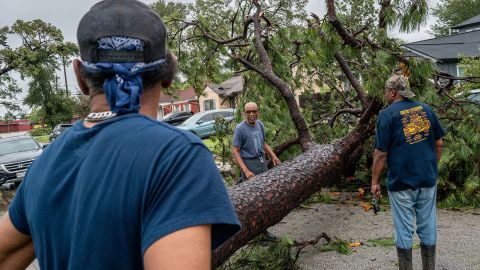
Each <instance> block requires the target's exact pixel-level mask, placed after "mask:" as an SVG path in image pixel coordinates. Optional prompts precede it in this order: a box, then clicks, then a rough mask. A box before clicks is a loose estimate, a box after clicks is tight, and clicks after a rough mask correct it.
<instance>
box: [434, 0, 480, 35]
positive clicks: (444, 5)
mask: <svg viewBox="0 0 480 270" xmlns="http://www.w3.org/2000/svg"><path fill="white" fill-rule="evenodd" d="M479 11H480V0H442V1H441V2H440V3H438V4H437V5H436V6H435V7H434V8H433V9H432V14H433V16H435V17H436V19H437V20H436V23H435V24H434V25H433V26H432V29H431V31H432V33H433V34H434V35H435V36H436V37H441V36H447V35H448V34H449V29H450V28H451V27H453V26H455V25H457V24H459V23H461V22H463V21H465V20H468V19H470V18H472V17H474V16H476V15H478V14H479Z"/></svg>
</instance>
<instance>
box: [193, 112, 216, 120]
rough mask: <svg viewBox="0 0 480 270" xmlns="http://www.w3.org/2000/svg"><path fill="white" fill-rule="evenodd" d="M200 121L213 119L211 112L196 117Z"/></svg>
mask: <svg viewBox="0 0 480 270" xmlns="http://www.w3.org/2000/svg"><path fill="white" fill-rule="evenodd" d="M200 121H203V122H209V121H213V113H208V114H206V115H204V116H202V118H200V119H198V121H197V122H200Z"/></svg>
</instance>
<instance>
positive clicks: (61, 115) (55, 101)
mask: <svg viewBox="0 0 480 270" xmlns="http://www.w3.org/2000/svg"><path fill="white" fill-rule="evenodd" d="M36 72H37V73H36V74H35V75H34V76H33V80H32V81H31V82H30V84H29V85H30V91H29V93H28V95H27V97H26V98H25V100H24V102H25V104H27V105H29V106H31V107H37V108H40V109H41V110H42V113H41V115H42V116H43V119H42V123H46V124H47V125H48V126H50V127H54V126H56V125H57V124H60V123H65V122H70V121H71V120H72V119H73V113H74V111H73V110H74V108H75V104H76V103H75V100H74V99H73V98H72V97H70V96H67V95H66V94H65V91H64V90H62V89H55V88H54V86H53V85H52V80H53V76H54V74H53V73H52V72H51V71H49V70H47V69H45V68H38V69H37V70H36Z"/></svg>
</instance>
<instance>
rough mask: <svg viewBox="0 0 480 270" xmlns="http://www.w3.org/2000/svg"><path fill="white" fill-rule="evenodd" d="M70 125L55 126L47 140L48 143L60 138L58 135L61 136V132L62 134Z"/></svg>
mask: <svg viewBox="0 0 480 270" xmlns="http://www.w3.org/2000/svg"><path fill="white" fill-rule="evenodd" d="M71 126H72V124H60V125H57V126H56V127H55V128H54V129H53V131H52V133H51V134H50V137H49V138H48V140H49V141H50V142H52V141H53V140H55V139H56V138H57V137H58V136H60V134H62V132H64V131H65V130H67V129H68V128H69V127H71Z"/></svg>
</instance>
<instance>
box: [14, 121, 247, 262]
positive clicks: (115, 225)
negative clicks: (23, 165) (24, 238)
mask: <svg viewBox="0 0 480 270" xmlns="http://www.w3.org/2000/svg"><path fill="white" fill-rule="evenodd" d="M9 215H10V218H11V220H12V223H13V225H14V226H15V227H16V228H17V229H18V230H19V231H20V232H22V233H25V234H29V235H31V237H32V239H33V242H34V246H35V255H36V256H37V258H38V260H39V264H40V267H41V269H71V270H72V269H143V254H144V252H145V250H146V249H147V248H148V247H149V246H150V245H151V244H153V243H154V242H155V241H157V240H158V239H160V238H161V237H163V236H165V235H167V234H170V233H172V232H174V231H177V230H180V229H182V228H187V227H190V226H196V225H201V224H213V225H212V247H213V248H215V247H217V246H219V245H220V244H221V243H222V242H224V241H225V240H226V239H228V238H229V237H231V236H232V235H233V234H234V233H235V232H237V231H238V230H239V228H240V224H239V221H238V218H237V216H236V214H235V210H234V208H233V206H232V204H231V202H230V199H229V197H228V193H227V192H226V189H225V186H224V183H223V181H222V179H221V176H220V174H219V172H218V169H217V167H216V166H215V163H214V161H213V159H212V154H211V153H210V152H209V151H208V150H207V148H206V147H205V146H204V145H203V143H202V141H201V140H200V139H198V138H197V137H196V136H194V135H193V134H190V133H188V132H184V131H180V130H178V129H176V128H173V127H171V126H169V125H165V124H162V123H159V122H157V121H155V120H152V119H150V118H147V117H144V116H141V115H139V114H129V115H125V116H120V117H115V118H113V119H110V120H107V121H105V122H102V123H100V124H98V125H96V126H94V127H93V128H85V127H84V126H83V124H82V122H78V123H76V124H75V125H74V126H73V127H72V128H70V129H69V130H68V131H67V132H65V133H64V134H62V135H61V136H60V137H59V138H58V139H57V140H55V141H54V142H53V143H52V144H51V145H49V146H48V147H47V148H46V149H45V151H44V152H43V154H42V155H41V156H40V157H39V158H38V159H37V160H35V162H33V164H32V165H31V167H30V169H29V170H28V172H27V175H26V177H25V179H24V181H23V183H22V184H21V185H20V187H19V189H18V191H17V194H16V196H15V198H14V200H13V202H12V204H11V206H10V208H9Z"/></svg>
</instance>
